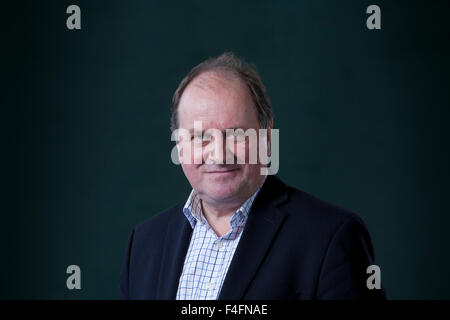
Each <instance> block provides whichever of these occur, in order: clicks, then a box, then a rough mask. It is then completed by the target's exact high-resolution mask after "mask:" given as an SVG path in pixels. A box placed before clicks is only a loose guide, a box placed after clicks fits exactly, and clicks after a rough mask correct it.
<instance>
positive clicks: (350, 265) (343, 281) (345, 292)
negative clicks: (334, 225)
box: [316, 215, 386, 300]
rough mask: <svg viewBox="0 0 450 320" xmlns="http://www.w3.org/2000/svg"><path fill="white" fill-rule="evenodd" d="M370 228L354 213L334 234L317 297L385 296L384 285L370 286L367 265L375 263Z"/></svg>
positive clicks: (356, 297)
mask: <svg viewBox="0 0 450 320" xmlns="http://www.w3.org/2000/svg"><path fill="white" fill-rule="evenodd" d="M373 260H374V252H373V247H372V242H371V239H370V235H369V232H368V230H367V228H366V226H365V225H364V223H363V221H362V220H361V219H360V218H359V217H358V216H356V215H351V216H349V217H348V218H347V219H345V220H344V222H343V223H342V224H341V226H340V227H339V228H338V230H337V232H336V233H335V235H334V236H333V237H332V239H331V241H330V243H329V246H328V249H327V252H326V254H325V257H324V260H323V263H322V267H321V272H320V276H319V282H318V286H317V292H316V297H317V299H325V300H347V299H386V294H385V291H384V289H383V288H382V287H381V289H376V288H374V289H369V288H368V286H367V279H368V278H369V277H370V276H371V273H369V274H368V273H367V272H366V271H367V267H368V266H370V265H372V264H374V263H373Z"/></svg>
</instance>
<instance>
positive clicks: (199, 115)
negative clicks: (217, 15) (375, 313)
mask: <svg viewBox="0 0 450 320" xmlns="http://www.w3.org/2000/svg"><path fill="white" fill-rule="evenodd" d="M196 123H197V124H198V123H200V124H201V129H200V132H199V131H198V125H197V126H196ZM272 128H273V114H272V109H271V105H270V101H269V98H268V96H267V94H266V91H265V88H264V85H263V84H262V82H261V80H260V78H259V76H258V74H257V73H256V71H255V70H254V69H253V68H252V67H251V66H249V65H248V64H246V63H244V62H243V61H241V60H239V59H238V58H236V57H235V56H234V55H233V54H231V53H225V54H222V55H221V56H219V57H217V58H211V59H209V60H206V61H204V62H202V63H201V64H200V65H198V66H197V67H195V68H194V69H192V70H191V71H190V73H189V74H188V75H187V76H186V77H185V78H184V79H183V80H182V82H181V83H180V85H179V87H178V89H177V90H176V92H175V94H174V97H173V105H172V122H171V129H172V130H173V131H176V130H184V132H185V133H186V132H188V133H189V134H187V135H186V134H185V135H184V136H183V135H178V136H177V138H176V139H177V140H176V141H177V150H178V155H179V157H180V158H182V159H183V160H182V161H181V166H182V169H183V172H184V174H185V176H186V178H187V179H188V181H189V183H190V184H191V186H192V192H191V193H190V195H189V198H188V199H187V201H186V202H185V203H179V204H177V205H175V206H173V207H172V208H169V209H167V210H165V211H163V212H161V213H159V214H156V215H155V216H153V217H151V218H150V219H148V220H147V221H144V222H142V223H140V224H138V225H137V226H136V227H135V228H134V229H133V231H132V232H131V235H130V237H129V241H128V247H127V249H126V253H125V259H124V263H123V269H122V273H121V276H120V287H119V297H120V298H122V299H362V298H384V291H383V290H382V289H381V290H380V289H376V288H375V289H373V288H372V289H369V288H368V286H367V278H368V277H369V276H370V274H367V273H366V270H367V268H368V266H370V265H372V264H373V249H372V244H371V240H370V237H369V233H368V231H367V229H366V227H365V226H364V224H363V222H362V221H361V219H360V218H359V217H358V216H356V215H355V214H353V213H350V212H348V211H346V210H345V209H342V208H339V207H337V206H334V205H332V204H329V203H326V202H324V201H322V200H319V199H317V198H315V197H313V196H311V195H309V194H307V193H305V192H302V191H300V190H297V189H295V188H292V187H289V186H287V185H286V184H284V183H283V182H282V181H281V180H280V179H279V178H278V177H276V176H275V175H265V174H262V172H264V170H261V169H263V168H264V167H265V165H264V164H262V161H261V159H260V157H259V156H258V160H257V161H256V163H252V162H251V161H250V157H251V153H252V151H254V150H255V142H254V141H253V142H251V141H250V140H249V139H247V138H248V137H247V136H242V135H239V134H238V135H237V136H236V134H233V135H232V136H231V137H232V138H233V140H232V141H231V143H228V142H229V140H230V138H229V135H227V132H228V131H227V130H235V131H234V133H235V132H238V130H236V129H242V130H243V131H247V130H250V129H252V130H256V131H259V130H260V129H272ZM196 130H197V131H196ZM207 131H210V132H213V133H212V134H206V132H207ZM259 132H261V131H259ZM263 132H265V131H263ZM221 133H224V134H221ZM271 136H272V135H271V130H268V133H267V135H265V136H264V135H262V136H259V137H258V141H263V142H264V143H262V144H260V145H259V150H260V151H261V150H262V151H263V152H267V153H268V154H270V148H271V144H270V143H271ZM264 138H266V140H264ZM260 139H263V140H260ZM257 149H258V148H257ZM259 155H261V154H259ZM230 160H235V161H230ZM239 160H240V161H239Z"/></svg>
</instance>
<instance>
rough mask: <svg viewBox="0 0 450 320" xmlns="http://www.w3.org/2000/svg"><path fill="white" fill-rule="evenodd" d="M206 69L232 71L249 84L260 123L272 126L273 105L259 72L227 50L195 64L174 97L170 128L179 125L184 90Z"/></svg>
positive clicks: (266, 126) (264, 125) (266, 127)
mask: <svg viewBox="0 0 450 320" xmlns="http://www.w3.org/2000/svg"><path fill="white" fill-rule="evenodd" d="M206 71H225V72H231V73H232V74H234V75H235V76H237V77H238V78H239V79H240V80H242V81H243V82H244V83H245V84H246V85H247V88H248V89H249V91H250V94H251V96H252V99H253V102H254V104H255V106H256V112H257V114H258V120H259V125H260V126H261V128H262V129H268V128H269V127H270V124H271V122H272V119H273V112H272V106H271V104H270V100H269V96H268V95H267V93H266V88H265V87H264V84H263V83H262V81H261V78H260V77H259V74H258V72H257V71H256V69H255V67H254V66H252V65H250V64H248V63H246V62H245V61H243V60H241V59H239V58H237V57H236V56H235V55H234V54H233V53H232V52H225V53H223V54H221V55H220V56H218V57H214V58H209V59H207V60H205V61H203V62H202V63H200V64H199V65H197V66H195V67H194V68H192V69H191V71H189V73H188V74H187V75H186V76H185V77H184V79H183V80H182V81H181V82H180V84H179V85H178V88H177V90H175V93H174V95H173V98H172V115H171V120H170V129H171V130H172V131H173V130H175V129H177V128H178V126H179V122H178V105H179V103H180V100H181V96H182V95H183V92H184V90H185V89H186V87H187V86H188V85H189V83H191V82H192V80H194V78H196V77H197V76H198V75H200V74H201V73H203V72H206Z"/></svg>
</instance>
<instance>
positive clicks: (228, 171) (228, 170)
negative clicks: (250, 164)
mask: <svg viewBox="0 0 450 320" xmlns="http://www.w3.org/2000/svg"><path fill="white" fill-rule="evenodd" d="M238 170H239V168H233V169H220V170H219V169H217V170H211V171H206V173H214V174H227V173H231V172H235V171H238Z"/></svg>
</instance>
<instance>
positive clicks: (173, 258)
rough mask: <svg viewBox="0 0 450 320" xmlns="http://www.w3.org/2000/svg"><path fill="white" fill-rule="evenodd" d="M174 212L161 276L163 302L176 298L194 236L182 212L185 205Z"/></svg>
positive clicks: (167, 236)
mask: <svg viewBox="0 0 450 320" xmlns="http://www.w3.org/2000/svg"><path fill="white" fill-rule="evenodd" d="M174 210H175V212H174V217H173V218H172V220H171V222H169V225H168V228H167V234H166V238H165V241H164V249H163V250H164V251H163V258H162V261H161V269H160V275H159V286H158V299H162V300H174V299H175V298H176V293H177V290H178V280H179V278H180V276H181V272H182V271H183V264H184V259H185V256H186V253H187V250H188V248H189V242H190V238H191V235H192V228H191V226H190V224H189V222H188V220H187V219H186V217H185V216H184V214H183V212H182V211H183V204H181V205H179V206H177V207H176V208H175V209H174Z"/></svg>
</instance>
